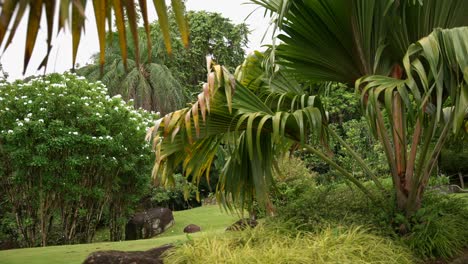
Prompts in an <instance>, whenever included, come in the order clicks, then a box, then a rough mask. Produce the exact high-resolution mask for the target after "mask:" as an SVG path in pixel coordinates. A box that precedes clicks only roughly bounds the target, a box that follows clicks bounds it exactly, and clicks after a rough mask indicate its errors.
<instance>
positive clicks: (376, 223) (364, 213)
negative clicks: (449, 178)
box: [272, 180, 468, 259]
mask: <svg viewBox="0 0 468 264" xmlns="http://www.w3.org/2000/svg"><path fill="white" fill-rule="evenodd" d="M365 184H366V185H367V186H370V185H371V184H372V183H365ZM390 184H391V182H390V181H388V180H385V181H384V185H385V187H386V188H387V189H388V190H390ZM287 190H289V191H288V192H286V193H280V194H281V195H280V196H279V197H278V198H277V201H280V202H279V203H276V205H277V214H278V217H277V218H276V219H272V221H273V222H281V223H287V224H288V225H289V227H290V228H291V229H298V230H302V231H313V232H318V231H320V230H321V229H323V228H324V227H327V226H329V225H331V226H336V225H342V226H354V225H359V226H365V227H366V228H368V230H369V231H370V232H372V233H375V234H377V235H380V236H385V237H390V238H393V239H394V240H395V241H399V242H401V243H402V244H403V245H405V246H407V247H408V248H410V249H411V250H412V251H413V252H414V254H415V255H417V256H418V257H420V258H423V259H425V258H434V257H442V258H449V257H452V256H454V255H456V254H457V253H459V252H460V250H461V249H463V247H464V246H466V245H467V244H468V239H467V238H468V230H467V229H466V219H468V204H467V200H466V199H465V200H464V199H461V198H458V197H456V196H453V195H444V194H440V193H439V192H437V191H433V192H428V193H427V194H426V196H425V197H424V201H423V207H422V209H421V210H419V211H418V212H417V213H416V214H415V215H414V216H413V217H411V218H410V220H409V221H407V220H405V219H406V218H405V217H404V216H403V215H401V214H399V213H398V212H397V211H396V210H395V208H394V207H393V206H394V205H393V204H394V203H393V199H394V197H393V196H387V197H383V196H380V197H381V199H380V204H377V205H376V204H374V203H372V202H371V201H370V200H369V199H368V198H367V197H366V196H365V195H364V194H363V193H362V192H361V191H360V190H358V189H357V188H355V187H354V186H348V185H346V184H329V185H318V186H315V187H309V188H304V186H303V185H302V184H301V183H300V182H290V183H289V186H288V187H287ZM372 190H373V192H374V194H376V195H378V191H377V189H376V188H373V189H372ZM289 193H291V194H292V195H288V194H289ZM281 201H286V202H281ZM402 225H404V226H406V227H408V229H407V230H405V232H404V233H402V230H400V228H401V226H402Z"/></svg>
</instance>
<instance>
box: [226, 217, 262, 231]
mask: <svg viewBox="0 0 468 264" xmlns="http://www.w3.org/2000/svg"><path fill="white" fill-rule="evenodd" d="M257 225H258V222H257V220H255V219H250V218H243V219H240V220H239V221H237V222H235V223H234V224H232V225H231V226H229V227H228V228H226V231H241V230H244V229H247V228H254V227H256V226H257Z"/></svg>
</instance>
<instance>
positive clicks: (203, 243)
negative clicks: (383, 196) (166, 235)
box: [165, 227, 413, 264]
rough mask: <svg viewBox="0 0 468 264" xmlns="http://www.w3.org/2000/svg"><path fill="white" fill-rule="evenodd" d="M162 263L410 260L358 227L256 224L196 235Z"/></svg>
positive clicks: (399, 249) (407, 254)
mask: <svg viewBox="0 0 468 264" xmlns="http://www.w3.org/2000/svg"><path fill="white" fill-rule="evenodd" d="M167 255H168V256H167V257H166V258H165V262H166V263H175V264H178V263H179V264H182V263H239V264H241V263H242V264H243V263H278V264H280V263H285V264H286V263H304V264H306V263H307V264H308V263H318V264H320V263H395V264H396V263H398V264H402V263H413V261H412V256H411V253H410V252H409V250H407V249H404V248H403V247H401V246H398V245H396V244H395V243H393V242H392V241H391V240H389V239H386V238H382V237H378V236H375V235H372V234H369V233H367V232H366V231H365V230H364V229H362V228H356V227H353V228H345V229H343V228H337V227H335V228H327V229H325V230H322V231H321V232H318V233H315V234H314V233H299V234H294V233H290V232H289V234H288V231H286V232H285V231H284V230H275V229H272V228H264V227H257V228H255V229H252V230H246V231H243V232H232V233H230V234H217V235H211V236H205V237H202V238H196V239H194V240H193V241H192V242H189V243H187V244H184V245H182V246H180V247H178V248H176V249H175V250H173V251H170V252H168V253H167Z"/></svg>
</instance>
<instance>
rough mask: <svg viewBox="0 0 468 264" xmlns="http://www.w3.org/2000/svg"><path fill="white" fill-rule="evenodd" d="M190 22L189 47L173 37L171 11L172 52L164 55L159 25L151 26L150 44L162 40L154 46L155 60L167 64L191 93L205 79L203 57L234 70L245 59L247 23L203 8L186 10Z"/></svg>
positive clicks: (175, 27)
mask: <svg viewBox="0 0 468 264" xmlns="http://www.w3.org/2000/svg"><path fill="white" fill-rule="evenodd" d="M187 21H188V23H189V24H190V29H189V34H190V36H191V38H190V48H189V49H185V48H184V46H183V43H182V40H181V39H180V38H179V39H178V38H176V37H175V36H177V34H178V33H177V30H178V29H177V23H176V19H175V15H174V13H170V14H169V22H170V29H171V31H170V32H171V34H172V36H173V39H174V41H173V42H172V51H173V53H172V55H169V54H167V52H165V50H164V48H163V47H164V46H163V45H162V43H163V41H164V39H163V38H162V36H164V34H162V33H161V27H160V26H159V25H158V24H153V25H152V26H151V33H152V38H153V43H161V44H159V46H158V48H154V50H155V51H156V53H157V54H158V60H157V62H158V63H161V64H164V65H166V66H167V67H168V68H169V69H170V70H171V71H172V72H173V74H174V76H175V77H176V78H177V79H178V80H179V81H180V83H181V84H183V85H184V86H186V87H187V88H189V90H190V92H192V93H194V92H195V93H196V94H197V93H198V91H199V89H200V84H201V83H203V82H204V81H205V80H206V74H207V71H206V67H200V66H202V65H205V64H206V56H211V57H212V58H213V59H214V60H215V61H216V62H217V63H219V64H222V65H224V66H225V67H227V68H228V69H229V70H231V71H234V69H235V68H236V67H237V65H240V64H241V63H242V62H243V61H244V59H245V50H244V49H245V48H246V47H247V43H248V38H247V35H248V33H249V29H248V27H247V25H246V24H244V23H241V24H234V23H232V22H231V21H230V20H229V19H228V18H225V17H223V16H222V15H221V14H219V13H211V12H206V11H189V12H187Z"/></svg>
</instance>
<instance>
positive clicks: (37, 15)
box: [0, 0, 188, 71]
mask: <svg viewBox="0 0 468 264" xmlns="http://www.w3.org/2000/svg"><path fill="white" fill-rule="evenodd" d="M89 2H91V1H87V0H34V1H30V0H4V1H2V6H1V7H2V11H1V13H0V46H2V45H5V49H6V48H7V47H8V46H9V45H10V44H11V42H12V40H13V37H14V36H15V34H16V30H17V28H18V25H19V23H20V22H21V20H22V19H23V17H24V16H26V13H27V10H29V15H28V27H27V36H26V48H25V52H24V69H23V71H26V68H27V66H28V63H29V60H30V58H31V55H32V52H33V49H34V47H35V45H36V38H37V34H38V32H39V25H40V23H41V19H42V15H43V9H44V10H45V17H46V21H47V47H48V48H47V52H46V55H45V57H44V60H43V62H42V63H41V65H40V67H42V66H46V65H47V60H48V56H49V53H50V51H51V48H52V38H53V34H52V33H53V32H54V30H55V28H56V29H57V31H58V32H60V30H62V29H64V28H65V27H66V25H67V24H70V25H69V26H70V29H71V33H72V47H73V58H72V63H73V67H74V65H75V61H76V54H77V51H78V46H79V43H80V39H81V34H82V32H83V30H84V26H85V8H86V5H87V4H88V3H89ZM153 2H154V6H155V8H156V11H157V14H158V17H159V23H160V25H161V29H162V30H163V33H164V36H165V43H166V48H167V51H168V52H169V53H170V52H171V45H170V38H169V24H168V15H167V7H166V4H165V1H164V0H154V1H153ZM171 3H172V10H173V12H174V14H175V17H176V20H177V24H178V26H179V29H180V33H181V36H182V40H183V42H184V44H185V46H188V25H187V21H186V20H185V17H184V12H185V8H184V4H183V1H182V0H172V1H171ZM92 4H93V7H94V18H95V20H96V27H97V32H98V36H99V46H100V54H101V56H100V64H101V65H103V64H104V58H105V57H104V55H105V43H106V22H107V23H108V30H112V22H115V25H116V27H117V32H118V33H119V34H118V35H119V43H120V49H121V52H122V58H123V63H124V66H125V67H126V65H127V64H126V63H127V38H126V34H127V30H128V29H127V28H126V27H125V25H126V23H128V25H129V29H130V32H131V35H132V39H133V41H134V42H135V43H136V47H138V42H139V34H138V30H137V28H138V25H137V21H138V18H137V17H138V16H139V15H141V17H142V18H143V25H144V28H145V31H146V35H147V41H148V45H147V46H148V47H151V43H150V38H149V33H150V32H149V21H148V8H147V1H146V0H139V1H138V8H137V4H136V3H135V1H133V0H93V1H92ZM137 9H138V11H137ZM56 13H58V24H56V25H55V24H54V23H55V21H56V20H55V17H56ZM9 26H11V27H10V30H9V31H8V29H9ZM7 32H9V34H7ZM7 35H8V38H5V37H6V36H7ZM136 53H137V54H138V53H139V50H138V49H137V50H136ZM150 53H151V51H150ZM136 57H137V58H138V57H139V56H136ZM136 63H137V64H138V63H139V61H138V60H137V61H136Z"/></svg>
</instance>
